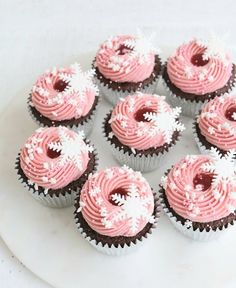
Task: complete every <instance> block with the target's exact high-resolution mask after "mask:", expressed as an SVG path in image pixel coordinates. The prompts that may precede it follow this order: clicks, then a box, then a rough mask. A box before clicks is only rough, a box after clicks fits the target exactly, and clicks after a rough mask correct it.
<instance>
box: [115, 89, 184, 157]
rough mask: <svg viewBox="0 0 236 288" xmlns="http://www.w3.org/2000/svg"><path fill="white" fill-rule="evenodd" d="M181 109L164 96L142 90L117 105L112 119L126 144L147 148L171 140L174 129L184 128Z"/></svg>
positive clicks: (117, 134)
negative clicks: (181, 121)
mask: <svg viewBox="0 0 236 288" xmlns="http://www.w3.org/2000/svg"><path fill="white" fill-rule="evenodd" d="M180 112H181V108H180V107H176V108H171V107H170V106H169V104H167V102H166V101H165V97H164V96H158V95H149V94H142V93H138V94H135V95H130V96H127V97H126V98H125V99H124V100H122V101H120V102H119V103H118V104H117V105H116V107H115V108H114V110H113V111H112V114H111V118H110V120H109V123H110V125H111V129H112V133H113V135H115V136H116V137H117V138H118V139H119V141H120V142H121V143H122V144H124V145H127V146H128V147H130V148H131V149H133V150H135V149H137V150H146V149H148V148H151V147H154V148H156V147H160V146H162V145H164V144H166V143H167V144H170V143H171V141H172V137H173V133H174V132H175V131H183V129H184V126H183V125H182V124H180V123H179V121H178V117H179V114H180ZM134 152H135V151H134Z"/></svg>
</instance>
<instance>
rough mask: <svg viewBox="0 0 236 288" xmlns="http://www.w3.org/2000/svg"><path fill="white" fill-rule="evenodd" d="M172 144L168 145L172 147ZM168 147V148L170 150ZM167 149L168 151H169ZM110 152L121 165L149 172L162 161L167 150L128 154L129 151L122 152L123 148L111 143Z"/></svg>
mask: <svg viewBox="0 0 236 288" xmlns="http://www.w3.org/2000/svg"><path fill="white" fill-rule="evenodd" d="M173 147H174V145H173V146H171V147H170V149H171V148H173ZM170 149H169V150H170ZM169 150H168V151H169ZM111 152H112V154H113V156H114V157H115V158H116V159H117V160H118V161H119V163H121V164H122V165H127V166H129V167H131V168H133V169H134V170H137V171H142V172H149V171H153V170H155V169H157V168H158V167H160V166H161V163H163V158H164V157H165V156H166V155H165V154H166V153H167V151H164V152H163V153H159V154H158V155H157V154H152V155H147V156H146V155H136V154H133V153H131V154H129V152H124V150H122V149H120V148H119V147H116V145H115V144H111Z"/></svg>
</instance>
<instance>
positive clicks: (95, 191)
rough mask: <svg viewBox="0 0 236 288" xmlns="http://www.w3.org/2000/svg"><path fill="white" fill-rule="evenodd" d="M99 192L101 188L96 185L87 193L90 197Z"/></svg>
mask: <svg viewBox="0 0 236 288" xmlns="http://www.w3.org/2000/svg"><path fill="white" fill-rule="evenodd" d="M99 193H101V188H100V187H98V186H95V187H93V189H91V190H90V191H89V195H90V196H92V197H96V196H97V195H98V194H99Z"/></svg>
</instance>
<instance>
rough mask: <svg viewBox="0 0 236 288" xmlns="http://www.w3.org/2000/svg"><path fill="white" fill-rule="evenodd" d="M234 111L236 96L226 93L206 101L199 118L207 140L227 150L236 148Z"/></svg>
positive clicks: (200, 126)
mask: <svg viewBox="0 0 236 288" xmlns="http://www.w3.org/2000/svg"><path fill="white" fill-rule="evenodd" d="M230 111H232V113H231V114H228V115H229V116H228V117H227V113H229V112H230ZM233 111H236V96H235V95H225V96H221V97H216V98H214V99H213V100H211V101H209V102H208V103H206V104H205V105H204V107H203V109H202V112H201V114H200V115H199V117H198V119H197V122H198V125H199V128H200V131H201V134H202V135H203V136H204V137H205V138H206V140H207V141H208V142H210V143H211V144H213V145H215V146H216V147H218V148H220V149H222V150H225V151H228V150H230V149H236V113H235V116H234V117H235V120H234V119H233V113H234V112H233Z"/></svg>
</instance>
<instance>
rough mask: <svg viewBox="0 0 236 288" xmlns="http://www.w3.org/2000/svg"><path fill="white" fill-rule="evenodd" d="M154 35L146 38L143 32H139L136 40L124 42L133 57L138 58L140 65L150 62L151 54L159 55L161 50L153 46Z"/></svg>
mask: <svg viewBox="0 0 236 288" xmlns="http://www.w3.org/2000/svg"><path fill="white" fill-rule="evenodd" d="M153 38H154V34H151V35H150V36H149V37H145V36H144V34H143V33H142V31H141V30H138V31H137V36H136V37H135V38H134V39H128V40H126V41H124V45H125V46H126V47H128V48H130V49H131V52H130V55H131V57H134V58H136V57H137V58H138V61H139V63H141V64H143V63H145V62H147V61H149V59H150V58H149V57H150V54H152V53H153V54H155V53H159V50H158V49H156V48H155V47H154V46H153V45H152V41H153Z"/></svg>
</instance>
